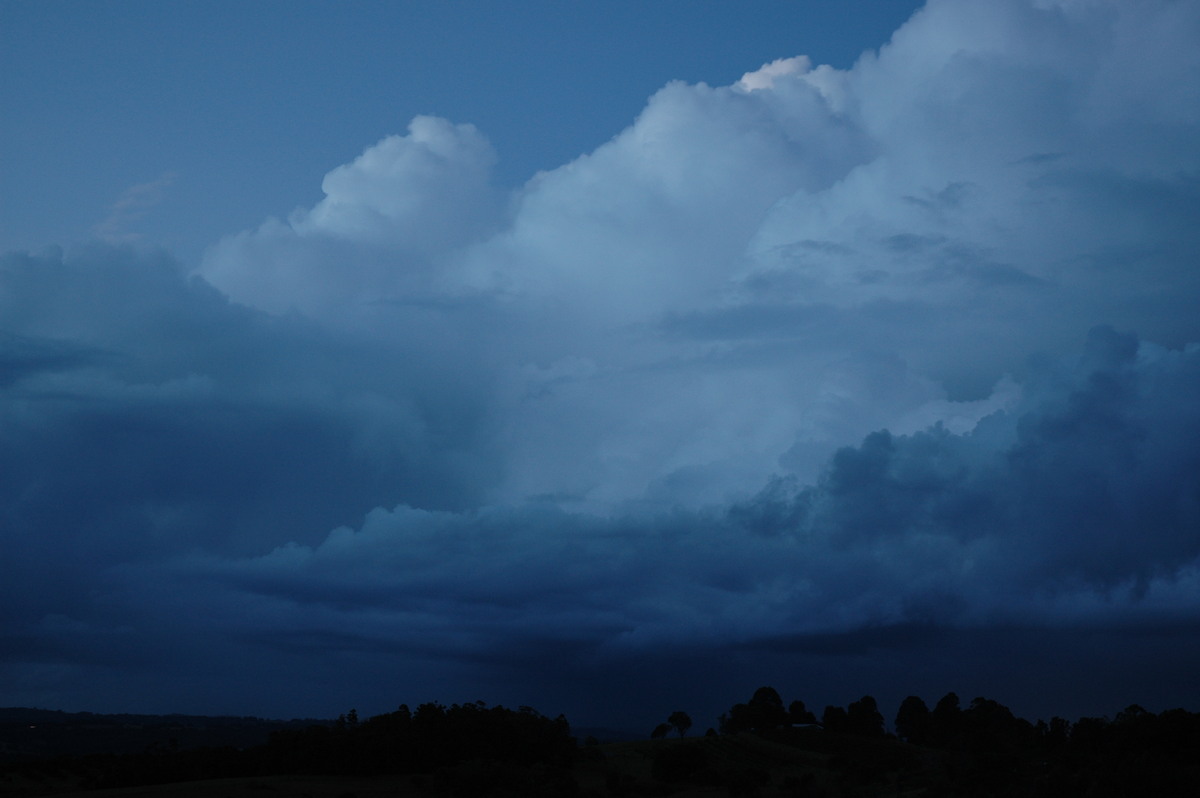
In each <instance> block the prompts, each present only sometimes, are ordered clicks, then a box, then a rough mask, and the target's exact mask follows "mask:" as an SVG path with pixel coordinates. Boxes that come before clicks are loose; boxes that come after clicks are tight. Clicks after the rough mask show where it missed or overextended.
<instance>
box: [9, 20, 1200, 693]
mask: <svg viewBox="0 0 1200 798" xmlns="http://www.w3.org/2000/svg"><path fill="white" fill-rule="evenodd" d="M1198 32H1200V13H1198V12H1197V11H1196V10H1195V8H1194V7H1192V6H1190V5H1188V4H1182V3H1166V2H1163V3H1154V2H1151V3H1145V4H1142V5H1139V6H1138V7H1137V9H1136V10H1134V9H1132V8H1131V7H1129V6H1127V5H1125V4H1117V3H1092V4H1075V3H1048V2H1037V3H1034V2H1029V3H1000V2H932V3H930V4H929V5H928V6H927V7H926V8H925V9H923V10H922V11H920V12H919V13H918V14H917V15H915V16H914V18H913V19H912V20H911V21H910V22H909V23H907V24H906V25H905V26H903V27H902V28H901V29H900V30H899V31H897V32H896V34H895V36H894V37H893V38H892V40H891V41H890V42H889V43H887V44H886V45H885V46H883V47H882V48H880V50H879V51H878V52H872V53H867V54H864V56H863V57H862V58H861V59H860V60H859V62H858V63H857V64H855V65H854V67H852V68H851V69H848V70H834V69H832V68H830V67H826V66H817V67H813V66H812V64H811V63H810V62H809V61H808V60H807V59H806V58H803V57H797V58H791V59H784V60H782V61H776V62H772V63H771V64H768V65H766V66H764V67H763V68H761V69H759V70H757V71H753V72H749V73H747V74H746V75H745V76H743V78H742V79H741V80H740V81H738V82H737V83H735V84H734V85H732V86H724V87H722V86H716V87H714V86H708V85H704V84H695V85H692V84H687V83H683V82H676V83H671V84H669V85H667V86H665V87H664V88H663V89H661V90H660V91H659V92H657V93H656V94H655V95H654V96H653V97H651V98H650V100H649V101H648V103H647V105H646V108H645V109H644V110H643V112H642V113H641V114H640V115H639V116H638V118H637V119H635V120H633V121H632V123H631V124H630V126H629V127H628V128H626V129H625V130H622V131H618V132H617V133H616V135H614V136H613V138H612V139H611V140H610V141H608V142H607V143H606V144H604V145H603V146H601V147H599V148H597V149H596V150H595V151H594V152H592V153H589V154H587V155H585V156H582V157H580V158H579V159H577V160H575V161H573V162H571V163H568V164H565V165H563V166H562V167H560V168H558V169H555V170H552V171H549V172H545V173H541V174H538V175H535V176H533V177H532V178H531V179H530V180H529V182H528V183H527V184H526V185H524V186H523V187H521V188H520V189H519V190H516V191H514V192H511V193H509V194H507V195H506V194H503V193H501V192H500V191H499V190H498V189H497V188H496V187H495V186H493V185H492V183H491V178H490V174H491V169H492V165H493V163H494V161H495V159H496V157H497V155H496V153H494V152H493V150H492V148H491V146H490V144H488V142H487V141H486V139H485V137H484V135H483V134H482V133H481V132H480V131H479V130H477V129H475V128H474V127H472V126H470V125H465V124H454V123H451V122H449V121H446V120H443V119H439V118H435V117H418V118H417V119H415V120H413V122H412V123H411V125H410V126H409V128H408V131H407V132H406V133H405V134H403V135H398V136H390V137H388V138H385V139H383V140H382V141H380V142H378V143H376V144H375V145H373V146H371V147H368V148H367V149H366V150H365V151H364V152H363V154H362V155H361V156H360V157H359V158H357V159H356V160H354V161H353V162H352V163H349V164H346V165H343V166H340V167H338V168H336V169H334V170H332V171H331V172H330V173H329V174H328V175H327V176H326V179H325V181H324V183H323V186H322V188H323V190H324V193H325V196H324V198H323V199H322V200H321V201H320V202H318V203H317V204H316V205H314V206H313V207H312V208H308V209H300V210H297V211H296V212H295V213H293V214H292V215H291V216H290V217H288V219H286V220H269V221H267V222H265V223H264V224H263V225H261V226H260V227H258V228H256V229H254V230H249V231H245V232H241V233H237V234H235V235H231V236H229V237H227V238H225V239H223V240H222V241H220V242H217V243H216V244H215V245H214V246H213V247H212V248H211V249H210V251H209V252H208V254H207V255H206V257H205V258H204V260H203V262H202V263H200V264H199V266H198V267H197V268H195V269H192V270H189V269H187V268H185V267H184V266H182V265H181V264H179V263H177V262H175V261H174V260H173V259H172V258H170V257H169V256H167V255H164V254H162V253H155V252H151V251H145V250H138V249H134V248H132V247H129V246H114V245H111V244H109V245H96V246H93V247H86V248H82V249H79V250H75V251H72V252H69V253H66V254H64V253H61V252H50V253H47V254H43V255H30V254H22V253H13V254H9V255H6V256H3V258H2V259H0V413H2V414H3V416H2V417H3V420H4V423H3V424H2V425H0V444H2V445H0V466H2V468H3V471H4V473H5V474H6V475H10V474H11V475H13V476H12V477H11V478H8V477H7V476H6V479H5V480H4V481H3V483H0V507H3V510H2V512H3V516H2V518H0V520H2V522H3V523H2V524H0V537H2V539H3V542H4V545H5V550H6V552H11V554H10V556H7V557H6V558H5V559H4V562H3V564H0V594H2V595H3V599H4V601H3V603H2V604H0V606H2V607H3V608H4V609H3V610H0V613H2V614H0V618H3V633H2V635H0V644H2V645H4V646H5V647H6V649H5V650H6V651H7V652H8V654H7V655H6V656H7V657H8V660H7V661H8V662H10V663H13V664H10V665H8V666H6V667H8V668H9V670H7V671H5V672H4V673H3V674H0V675H5V676H7V677H10V678H11V680H12V683H13V684H17V683H20V684H23V685H27V687H25V688H22V689H24V690H26V691H27V692H25V693H22V695H26V696H29V695H33V696H38V695H51V694H52V693H53V691H54V690H60V691H66V690H69V689H80V688H79V685H80V684H83V683H84V682H85V681H86V677H85V676H81V675H79V674H82V673H84V671H85V665H84V663H89V662H92V661H95V660H103V661H105V662H109V661H121V657H120V656H118V655H116V654H113V653H112V652H113V651H114V650H121V649H122V647H128V648H129V649H130V651H131V653H130V654H129V662H130V663H131V664H130V665H129V668H131V669H134V670H137V669H139V668H140V669H142V670H139V671H138V672H139V673H142V674H143V675H146V680H145V684H146V686H145V687H144V688H143V689H144V690H145V691H147V692H146V693H145V694H146V695H147V696H149V695H150V693H151V692H152V691H154V690H159V691H160V692H159V693H158V694H157V695H158V696H159V697H160V698H159V699H156V700H163V699H161V696H165V695H168V693H169V691H168V690H167V688H166V686H165V682H164V681H163V680H164V678H165V677H156V678H157V681H156V680H155V677H153V673H155V672H160V673H164V674H167V673H188V674H191V676H189V678H194V679H195V680H196V682H197V684H199V683H200V682H201V681H203V680H202V677H201V676H200V675H199V671H198V670H197V669H201V668H208V667H217V666H214V663H217V662H219V661H226V660H228V661H230V662H232V661H238V662H243V663H245V664H246V668H247V669H248V673H250V674H251V675H249V676H245V677H244V678H245V679H247V683H251V682H254V681H255V680H257V681H258V682H264V681H267V682H269V681H270V680H271V676H270V674H273V673H281V672H286V673H289V674H293V673H296V674H298V673H299V672H300V671H302V670H304V669H305V668H311V669H312V671H313V672H314V673H319V674H321V677H320V678H322V679H329V680H331V682H334V683H337V684H339V685H342V689H349V688H345V684H346V683H347V680H348V679H349V677H348V676H347V675H346V674H348V673H357V674H363V673H370V674H372V675H373V677H372V678H374V677H376V676H377V677H378V678H380V679H381V680H382V679H385V678H391V679H394V678H398V677H397V676H396V674H401V675H403V676H405V677H410V678H411V679H412V680H414V681H413V682H412V683H413V684H418V683H419V684H426V685H431V686H436V685H437V684H438V683H439V678H441V677H444V676H445V674H446V673H447V671H446V669H450V670H451V671H453V673H454V674H455V678H456V679H460V680H461V681H462V683H470V684H478V683H480V681H479V680H481V679H484V680H486V679H487V678H492V677H490V676H486V675H485V674H489V673H490V674H496V673H500V672H502V671H503V672H504V673H505V674H507V675H506V676H504V678H505V679H509V680H510V681H509V682H508V684H509V685H510V687H511V686H513V685H521V684H525V686H526V687H529V685H528V673H529V672H530V671H531V670H532V668H533V665H532V664H531V663H536V662H537V661H538V658H539V656H542V655H546V656H548V653H547V652H555V656H560V655H561V656H568V653H569V657H570V658H572V659H571V661H572V662H573V663H575V664H574V665H573V666H572V668H575V670H572V671H571V673H573V674H575V675H579V674H582V673H586V672H588V668H589V667H592V666H589V665H588V664H587V663H589V662H592V663H595V662H604V663H608V664H610V665H612V666H613V671H612V672H613V673H627V672H628V673H632V672H633V670H636V667H635V665H636V663H638V662H647V661H651V660H653V658H655V657H658V656H660V655H661V652H662V651H663V650H664V648H669V647H676V648H677V649H678V650H686V651H688V652H689V656H690V657H692V661H694V662H696V663H699V664H698V665H697V668H698V670H697V671H696V672H695V673H694V674H692V675H691V676H681V677H680V678H681V679H682V680H683V681H688V680H692V682H690V683H695V682H698V680H700V676H699V675H697V674H700V673H701V671H702V666H703V667H709V668H713V669H721V668H728V669H730V672H738V673H748V672H750V670H752V669H750V670H746V669H745V668H749V666H745V668H743V665H744V661H743V660H739V659H738V655H737V652H748V651H754V652H774V653H773V654H772V656H774V655H776V654H778V655H779V656H784V655H785V654H788V652H792V653H796V652H802V653H804V656H809V655H812V656H830V657H834V656H842V655H843V654H845V655H846V656H850V654H846V653H845V652H853V651H860V650H866V649H870V648H871V647H872V646H885V647H889V649H890V650H900V649H903V648H905V646H910V647H911V649H912V650H914V651H915V650H918V649H922V647H924V648H925V649H926V650H927V649H928V648H929V647H931V646H932V647H936V646H938V645H943V644H944V645H946V646H949V647H951V648H952V647H953V645H954V644H953V643H948V642H945V641H946V640H948V639H949V638H951V637H953V635H954V634H956V633H960V632H962V633H964V634H965V633H967V632H970V633H972V634H974V633H975V632H977V631H978V630H987V629H997V628H1000V627H1001V626H1003V627H1004V628H1012V627H1014V626H1018V627H1021V628H1033V629H1044V628H1047V627H1052V628H1061V629H1067V628H1071V629H1078V628H1080V627H1082V626H1086V625H1088V624H1095V625H1098V626H1105V625H1107V627H1106V628H1108V629H1110V630H1111V629H1112V628H1114V626H1113V625H1114V624H1118V623H1133V622H1138V623H1141V622H1147V623H1149V622H1153V623H1155V624H1159V625H1160V626H1162V625H1163V624H1166V623H1167V622H1168V621H1171V622H1177V623H1183V624H1187V623H1194V622H1195V612H1196V607H1197V606H1198V605H1197V602H1196V593H1195V588H1196V585H1197V578H1198V577H1197V573H1198V572H1200V571H1198V568H1197V562H1196V558H1197V556H1198V555H1200V551H1198V550H1197V545H1198V544H1197V529H1198V528H1200V515H1198V510H1197V505H1198V504H1200V488H1198V487H1197V484H1198V483H1197V480H1198V476H1197V475H1198V473H1200V464H1198V463H1197V460H1196V456H1195V455H1194V454H1193V452H1194V451H1195V450H1197V449H1200V447H1197V446H1196V445H1195V444H1196V441H1197V440H1198V439H1200V419H1198V417H1197V411H1196V408H1195V402H1194V401H1193V397H1195V396H1196V395H1197V393H1198V392H1197V388H1200V385H1197V381H1198V379H1200V365H1198V362H1197V360H1198V357H1200V353H1198V350H1197V349H1196V344H1195V342H1197V341H1200V317H1197V315H1196V314H1195V312H1194V308H1193V307H1192V305H1193V304H1194V297H1195V296H1197V295H1200V285H1198V284H1197V280H1198V279H1200V277H1198V276H1197V275H1198V273H1197V271H1196V269H1195V263H1196V257H1197V254H1200V238H1198V237H1197V233H1196V231H1195V224H1194V219H1195V218H1196V217H1197V215H1198V212H1200V182H1198V181H1197V175H1198V174H1200V163H1198V161H1197V158H1198V156H1197V153H1198V152H1200V148H1198V147H1197V146H1196V145H1197V144H1200V118H1198V114H1200V111H1198V110H1197V109H1200V103H1196V102H1192V100H1193V99H1194V97H1193V96H1192V95H1193V94H1194V92H1195V88H1194V87H1195V86H1196V85H1200V74H1198V73H1200V64H1198V63H1197V59H1196V57H1195V56H1194V55H1193V50H1194V48H1193V47H1192V46H1191V45H1192V42H1194V41H1195V39H1196V34H1197V33H1198ZM1151 42H1153V43H1154V44H1153V46H1151V45H1150V44H1149V43H1151ZM1089 330H1091V332H1089ZM1114 330H1120V331H1133V332H1114ZM1084 341H1085V342H1086V343H1085V344H1084V352H1083V355H1082V356H1080V355H1079V349H1080V343H1081V342H1084ZM331 530H332V531H331ZM1156 628H1159V627H1156ZM1163 628H1165V627H1163ZM964 630H966V631H965V632H964ZM955 639H959V638H955ZM997 639H999V637H997ZM1038 639H1041V638H1038ZM937 641H942V642H937ZM1164 645H1165V644H1164ZM565 652H567V653H565ZM822 652H824V653H822ZM838 652H842V653H838ZM959 653H960V654H961V652H959ZM914 656H915V655H914ZM956 656H957V655H956ZM964 656H965V655H964ZM106 657H107V658H108V659H106ZM726 657H727V658H728V661H724V662H721V664H717V663H718V661H721V660H722V659H723V658H726ZM655 661H657V660H655ZM631 663H632V664H631ZM843 664H844V663H843ZM220 667H225V666H220ZM914 667H916V666H915V665H914ZM739 668H742V670H739ZM506 669H507V670H506ZM622 669H626V670H622ZM712 672H717V671H716V670H713V671H712ZM722 672H723V671H722ZM389 673H390V674H392V675H391V676H386V674H389ZM522 674H524V676H522ZM228 676H229V678H231V679H233V678H235V675H234V674H228ZM114 678H115V677H114ZM494 678H496V679H500V678H501V677H500V676H495V677H494ZM523 678H524V679H525V680H526V681H525V682H522V681H521V680H522V679H523ZM565 678H566V677H564V679H565ZM422 680H424V681H422ZM301 681H302V678H301V676H299V675H296V676H288V677H287V678H286V679H281V680H280V681H278V682H277V683H275V682H272V683H273V684H276V687H275V688H273V689H277V690H278V691H279V693H278V698H279V700H280V701H282V700H284V693H285V691H286V689H290V688H291V687H294V686H295V685H296V684H298V683H300V682H301ZM56 685H57V686H56ZM70 685H75V686H74V687H70ZM153 685H159V686H158V687H155V686H153ZM111 689H112V690H113V691H114V694H116V692H117V691H118V687H117V686H116V685H115V682H114V683H113V686H112V687H111ZM198 689H199V688H198ZM514 689H515V688H514ZM530 689H532V688H530ZM564 689H566V688H564ZM603 689H604V688H600V687H598V688H597V694H598V695H599V694H601V693H602V692H603ZM246 690H247V691H248V690H249V688H246ZM38 691H42V692H38ZM59 694H62V693H59ZM432 697H436V696H432ZM474 697H475V696H471V699H473V698H474ZM498 698H499V697H498ZM147 700H148V701H149V700H151V699H150V698H147ZM388 700H389V701H390V700H391V697H389V698H388ZM452 700H453V698H452ZM18 703H19V702H18ZM335 709H336V708H335ZM342 709H344V708H342ZM288 711H292V710H288Z"/></svg>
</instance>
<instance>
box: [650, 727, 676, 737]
mask: <svg viewBox="0 0 1200 798" xmlns="http://www.w3.org/2000/svg"><path fill="white" fill-rule="evenodd" d="M670 733H671V724H670V723H660V724H658V725H657V726H655V727H654V731H652V732H650V739H651V740H665V739H666V737H667V735H668V734H670Z"/></svg>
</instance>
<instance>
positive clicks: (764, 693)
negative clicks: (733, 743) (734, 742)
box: [720, 687, 788, 734]
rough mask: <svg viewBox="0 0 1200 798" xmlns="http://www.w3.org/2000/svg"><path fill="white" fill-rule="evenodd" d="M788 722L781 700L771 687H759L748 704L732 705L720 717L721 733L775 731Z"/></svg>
mask: <svg viewBox="0 0 1200 798" xmlns="http://www.w3.org/2000/svg"><path fill="white" fill-rule="evenodd" d="M787 722H788V713H787V710H785V709H784V708H783V699H782V698H780V697H779V693H778V692H776V690H775V688H773V687H760V688H758V689H757V690H755V691H754V696H753V697H752V698H751V699H750V702H749V703H748V704H734V705H733V706H732V707H731V708H730V709H729V712H728V713H726V714H723V715H721V722H720V725H721V731H722V732H723V733H725V734H737V733H738V732H743V731H756V732H762V731H767V730H768V729H777V728H779V727H780V726H783V725H786V724H787Z"/></svg>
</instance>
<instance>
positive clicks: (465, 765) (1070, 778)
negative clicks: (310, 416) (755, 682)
mask: <svg viewBox="0 0 1200 798" xmlns="http://www.w3.org/2000/svg"><path fill="white" fill-rule="evenodd" d="M697 721H699V722H697ZM620 737H621V735H620V734H618V733H607V734H606V733H604V732H599V731H595V730H591V731H589V730H584V729H578V730H572V729H571V726H570V724H569V722H568V720H567V719H566V718H565V717H563V716H561V715H560V716H558V717H556V718H550V717H547V716H544V715H542V714H541V713H539V712H537V711H536V710H535V709H533V708H531V707H519V708H517V709H510V708H506V707H503V706H489V705H487V704H485V703H483V702H474V703H465V704H452V705H449V706H446V705H443V704H440V703H426V704H421V705H420V706H418V707H417V708H416V709H415V710H413V709H410V708H409V707H408V706H407V705H401V706H400V707H399V708H398V709H397V710H396V711H394V712H390V713H386V714H382V715H376V716H373V717H370V718H359V717H358V713H357V712H356V711H355V710H350V711H349V712H347V713H345V714H343V715H341V716H340V717H338V718H336V719H330V720H317V719H305V720H289V721H275V720H264V719H261V718H253V717H201V716H190V715H133V714H122V715H102V714H93V713H88V712H82V713H67V712H58V711H51V710H44V709H28V708H7V709H0V795H4V796H37V795H77V794H78V795H96V796H101V795H103V796H114V797H115V796H144V795H160V794H161V795H169V796H176V797H177V798H187V797H188V796H242V795H245V796H267V795H269V796H295V797H296V798H300V796H310V798H316V797H317V796H337V797H338V798H362V797H365V796H384V795H389V796H413V797H414V798H418V797H420V796H462V797H463V798H466V797H467V796H512V798H517V796H546V797H547V798H549V797H550V796H579V797H580V798H593V797H594V798H601V797H602V796H726V795H728V796H731V798H738V797H739V796H741V797H744V798H753V797H755V796H762V797H764V798H765V797H767V796H795V797H797V798H799V797H801V796H812V797H814V798H815V797H817V796H884V795H886V796H955V795H972V796H975V795H982V796H1018V795H1019V796H1063V795H1079V796H1128V795H1154V796H1175V795H1179V796H1184V795H1187V796H1194V795H1197V794H1200V761H1198V760H1197V757H1196V756H1195V754H1196V752H1197V751H1198V750H1200V713H1195V712H1191V711H1188V710H1184V709H1171V710H1167V711H1164V712H1161V713H1157V714H1156V713H1153V712H1150V711H1147V710H1145V709H1143V708H1142V707H1139V706H1136V705H1134V706H1129V707H1126V708H1124V709H1122V710H1120V711H1118V712H1116V714H1114V715H1113V716H1111V717H1108V716H1106V717H1101V718H1095V717H1085V718H1079V719H1077V720H1074V721H1069V720H1066V719H1063V718H1059V717H1052V718H1050V719H1049V720H1042V719H1039V720H1036V721H1029V720H1026V719H1023V718H1019V717H1016V716H1014V715H1013V713H1012V712H1011V711H1010V710H1009V709H1008V708H1007V707H1005V706H1003V705H1002V704H1000V703H998V702H996V701H993V700H991V699H987V698H983V697H977V698H974V699H971V700H969V701H963V700H960V698H959V696H958V695H956V694H955V693H947V694H946V695H944V696H942V697H941V698H940V699H938V700H937V701H935V702H934V703H933V704H932V706H930V705H929V704H928V703H926V701H925V700H923V699H922V698H920V697H917V696H910V697H908V698H907V699H905V700H904V701H903V702H902V703H901V705H900V706H899V707H898V708H897V710H896V712H895V714H894V716H891V717H885V715H884V714H883V712H882V710H881V708H880V707H879V706H878V705H877V703H876V701H875V699H874V698H873V697H872V696H870V695H864V696H863V697H862V698H860V699H859V700H857V701H853V702H851V703H850V704H848V705H847V706H845V707H841V706H826V707H824V709H823V710H821V711H820V712H817V711H815V709H814V708H809V707H807V706H806V705H805V704H804V702H803V701H802V700H799V699H793V700H791V701H785V700H784V698H783V697H781V696H780V694H779V693H778V692H777V691H776V690H774V689H773V688H771V687H760V688H759V689H758V690H755V691H754V692H753V694H752V695H751V696H750V698H749V699H748V700H747V701H746V702H745V703H737V704H735V705H733V706H732V707H730V708H729V709H728V710H727V711H726V712H724V713H722V714H721V716H720V717H719V718H716V719H714V720H713V722H712V723H711V724H708V723H705V722H704V721H703V719H699V718H698V719H696V720H695V721H694V720H693V719H692V718H691V716H690V715H689V714H688V712H687V711H686V710H685V709H678V710H676V711H674V712H671V713H670V714H669V715H668V716H667V717H665V718H664V719H663V722H662V723H661V724H659V725H658V726H657V727H656V728H653V729H648V730H646V733H645V735H643V736H642V738H641V739H619V738H620Z"/></svg>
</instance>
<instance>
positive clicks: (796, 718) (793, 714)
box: [788, 700, 817, 726]
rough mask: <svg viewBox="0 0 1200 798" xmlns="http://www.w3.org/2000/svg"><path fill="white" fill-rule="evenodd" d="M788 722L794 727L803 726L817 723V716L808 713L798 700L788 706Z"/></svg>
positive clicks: (802, 703)
mask: <svg viewBox="0 0 1200 798" xmlns="http://www.w3.org/2000/svg"><path fill="white" fill-rule="evenodd" d="M788 722H789V723H791V724H793V725H796V726H804V725H807V724H810V723H816V722H817V716H816V715H814V714H813V713H811V712H809V711H808V708H807V707H805V706H804V702H803V701H800V700H796V701H793V702H792V703H790V704H788Z"/></svg>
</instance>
